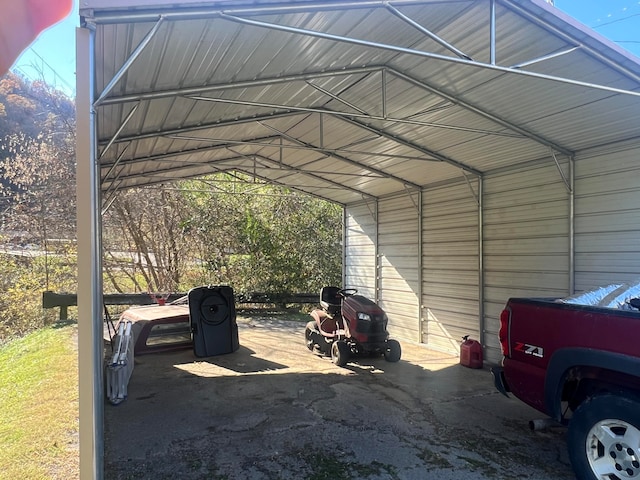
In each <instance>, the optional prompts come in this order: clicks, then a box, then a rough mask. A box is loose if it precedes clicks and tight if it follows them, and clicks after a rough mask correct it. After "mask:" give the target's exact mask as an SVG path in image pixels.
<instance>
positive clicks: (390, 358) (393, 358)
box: [384, 340, 402, 362]
mask: <svg viewBox="0 0 640 480" xmlns="http://www.w3.org/2000/svg"><path fill="white" fill-rule="evenodd" d="M401 356H402V347H401V346H400V342H398V341H397V340H387V348H386V349H385V350H384V359H385V360H386V361H387V362H397V361H399V360H400V357H401Z"/></svg>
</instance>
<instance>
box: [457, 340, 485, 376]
mask: <svg viewBox="0 0 640 480" xmlns="http://www.w3.org/2000/svg"><path fill="white" fill-rule="evenodd" d="M462 340H463V341H462V344H461V345H460V365H463V366H465V367H469V368H482V345H480V342H478V341H477V340H470V339H469V335H465V336H464V337H462Z"/></svg>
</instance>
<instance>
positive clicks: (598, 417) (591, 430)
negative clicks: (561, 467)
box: [567, 394, 640, 480]
mask: <svg viewBox="0 0 640 480" xmlns="http://www.w3.org/2000/svg"><path fill="white" fill-rule="evenodd" d="M567 446H568V450H569V458H570V460H571V465H572V466H573V469H574V471H575V473H576V476H577V478H579V479H581V480H622V479H640V402H638V401H637V400H635V399H632V398H628V397H625V396H622V395H613V394H601V395H597V396H594V397H591V398H588V399H587V400H585V401H584V402H583V403H582V404H580V406H579V407H578V408H577V409H576V411H575V412H574V414H573V417H572V418H571V420H570V421H569V430H568V432H567Z"/></svg>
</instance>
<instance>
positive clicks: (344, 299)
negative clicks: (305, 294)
mask: <svg viewBox="0 0 640 480" xmlns="http://www.w3.org/2000/svg"><path fill="white" fill-rule="evenodd" d="M357 293H358V291H357V290H356V289H355V288H345V289H341V288H339V287H323V288H322V289H321V290H320V306H321V307H322V309H316V310H314V311H313V312H311V316H312V317H313V321H311V322H309V323H307V326H306V328H305V332H304V336H305V340H306V342H307V348H308V349H309V350H311V351H312V352H313V351H316V352H319V353H322V354H324V355H331V361H332V362H333V363H335V364H336V365H338V366H344V365H346V363H347V361H348V360H349V357H350V356H351V355H365V354H368V355H384V358H385V360H387V361H388V362H397V361H398V360H400V356H401V355H402V349H401V347H400V343H399V342H398V341H397V340H392V339H390V338H389V332H387V322H388V318H387V314H386V313H384V310H382V309H381V308H380V307H379V306H378V305H377V304H376V303H375V302H372V301H371V300H369V299H368V298H366V297H363V296H362V295H356V294H357Z"/></svg>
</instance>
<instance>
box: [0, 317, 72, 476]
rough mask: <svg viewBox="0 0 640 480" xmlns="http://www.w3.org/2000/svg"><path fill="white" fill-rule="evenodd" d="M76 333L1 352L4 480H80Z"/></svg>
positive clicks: (54, 330) (57, 331)
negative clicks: (78, 479)
mask: <svg viewBox="0 0 640 480" xmlns="http://www.w3.org/2000/svg"><path fill="white" fill-rule="evenodd" d="M76 338H77V328H76V325H73V324H64V325H60V324H58V325H54V326H52V327H47V328H43V329H41V330H38V331H36V332H34V333H32V334H30V335H28V336H26V337H24V338H20V339H17V340H14V341H12V342H10V343H8V344H6V345H4V346H2V347H0V479H1V480H5V479H6V480H17V479H20V480H32V479H61V480H62V479H64V480H69V479H77V478H78V475H79V474H78V359H77V348H76V345H77V340H76Z"/></svg>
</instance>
